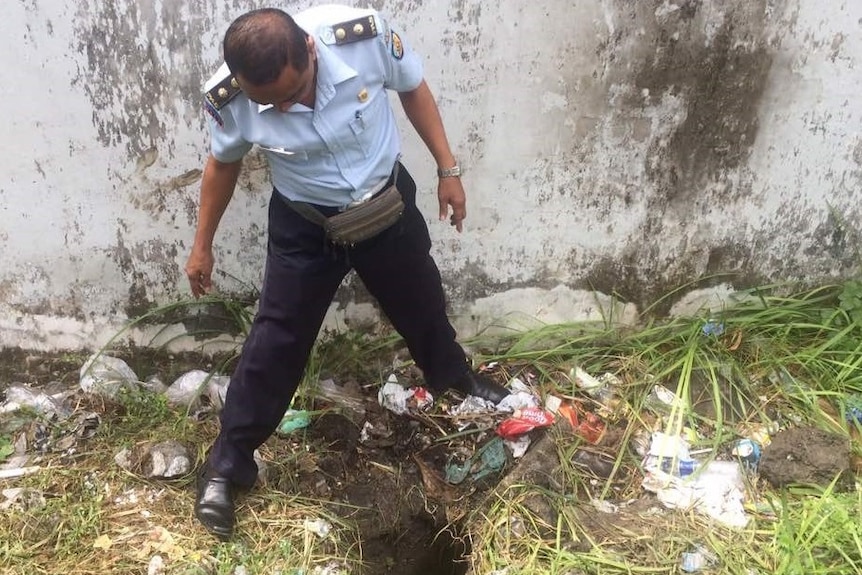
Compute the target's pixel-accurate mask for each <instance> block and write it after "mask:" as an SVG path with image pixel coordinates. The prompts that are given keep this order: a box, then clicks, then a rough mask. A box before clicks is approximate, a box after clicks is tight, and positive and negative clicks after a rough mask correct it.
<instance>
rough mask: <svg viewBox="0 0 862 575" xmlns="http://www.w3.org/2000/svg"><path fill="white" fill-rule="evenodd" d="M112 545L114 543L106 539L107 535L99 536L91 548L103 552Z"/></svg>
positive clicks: (108, 538)
mask: <svg viewBox="0 0 862 575" xmlns="http://www.w3.org/2000/svg"><path fill="white" fill-rule="evenodd" d="M113 544H114V542H113V541H111V538H110V537H108V536H107V535H99V536H98V537H96V540H95V541H93V548H94V549H103V550H105V551H107V550H108V549H110V548H111V546H112V545H113Z"/></svg>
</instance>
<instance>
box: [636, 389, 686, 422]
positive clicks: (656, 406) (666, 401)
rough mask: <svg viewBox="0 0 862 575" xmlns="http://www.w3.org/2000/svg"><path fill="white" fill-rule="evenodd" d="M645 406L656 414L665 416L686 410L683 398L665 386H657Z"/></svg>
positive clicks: (648, 396)
mask: <svg viewBox="0 0 862 575" xmlns="http://www.w3.org/2000/svg"><path fill="white" fill-rule="evenodd" d="M644 406H645V407H646V408H648V409H649V410H651V411H654V412H655V413H658V414H660V415H665V414H668V413H670V412H671V411H674V410H680V409H684V408H685V402H684V401H683V400H682V398H680V397H677V395H676V394H675V393H674V392H672V391H671V390H669V389H668V388H666V387H665V386H663V385H659V384H655V385H654V386H653V387H652V391H650V393H649V395H647V397H646V400H645V401H644Z"/></svg>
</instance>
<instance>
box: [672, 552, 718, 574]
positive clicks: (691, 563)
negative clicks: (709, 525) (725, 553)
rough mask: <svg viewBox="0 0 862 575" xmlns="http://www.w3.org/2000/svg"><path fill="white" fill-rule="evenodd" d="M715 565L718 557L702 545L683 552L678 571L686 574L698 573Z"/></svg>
mask: <svg viewBox="0 0 862 575" xmlns="http://www.w3.org/2000/svg"><path fill="white" fill-rule="evenodd" d="M715 565H718V557H716V556H715V554H714V553H712V552H711V551H710V550H709V549H707V548H705V547H703V546H702V545H698V546H697V547H696V548H695V549H694V550H693V551H686V552H684V553H683V554H682V556H681V558H680V569H682V570H683V571H684V572H686V573H698V572H700V571H703V570H704V569H708V568H710V567H714V566H715Z"/></svg>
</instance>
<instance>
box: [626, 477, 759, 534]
mask: <svg viewBox="0 0 862 575" xmlns="http://www.w3.org/2000/svg"><path fill="white" fill-rule="evenodd" d="M643 488H644V489H646V490H647V491H652V492H653V493H655V494H656V496H657V497H658V499H659V501H661V503H662V504H663V505H664V506H665V507H668V508H670V509H692V508H693V509H696V510H698V511H700V512H701V513H704V514H705V515H708V516H709V517H712V518H713V519H715V520H716V521H718V522H720V523H722V524H724V525H727V526H729V527H740V528H741V527H745V526H746V525H747V524H748V516H747V515H746V514H745V509H744V507H743V502H744V499H745V496H744V485H743V482H742V474H741V473H740V468H739V464H738V463H737V462H736V461H710V462H709V463H706V464H705V465H700V466H699V468H698V473H696V474H693V475H689V476H686V477H678V476H675V475H672V474H670V473H666V472H664V471H662V470H660V469H653V470H650V471H648V472H647V473H646V476H645V477H644V480H643Z"/></svg>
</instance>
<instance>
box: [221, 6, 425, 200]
mask: <svg viewBox="0 0 862 575" xmlns="http://www.w3.org/2000/svg"><path fill="white" fill-rule="evenodd" d="M368 15H373V16H374V18H375V22H376V27H377V35H376V36H375V37H373V38H367V39H363V40H358V41H355V42H351V43H347V44H342V45H336V44H335V32H334V30H333V25H336V24H339V23H342V22H346V21H349V20H353V19H356V18H359V17H362V16H368ZM294 18H295V20H296V22H297V24H299V25H300V26H301V27H302V28H303V29H304V30H305V31H306V32H307V33H308V34H310V35H312V36H313V37H314V39H315V47H316V52H317V62H318V69H317V92H316V97H315V104H314V109H310V108H308V107H306V106H303V105H302V104H294V105H293V106H292V107H291V108H290V109H289V110H288V111H287V112H279V111H278V110H277V109H276V108H274V107H272V106H262V105H259V104H257V103H255V102H252V101H251V100H249V99H248V98H247V97H246V96H245V95H244V94H243V93H242V92H240V93H239V94H238V95H237V96H236V97H234V98H233V99H232V100H231V101H230V102H228V103H227V105H225V106H223V107H222V108H221V109H220V110H218V111H217V112H216V113H215V117H210V118H209V124H210V134H211V138H212V143H211V152H212V155H213V156H214V157H215V158H216V159H217V160H219V161H221V162H236V161H238V160H240V159H241V158H242V157H243V156H245V154H247V153H248V152H249V150H251V148H252V146H253V145H254V144H257V145H258V146H260V148H261V149H262V150H263V153H264V154H265V155H266V157H267V160H269V165H270V167H271V172H272V181H273V185H274V186H275V187H276V189H278V191H279V192H280V193H281V194H283V195H285V196H286V197H288V198H289V199H291V200H299V201H305V202H311V203H314V204H319V205H324V206H344V205H347V204H349V203H351V202H354V201H356V200H360V199H362V198H363V197H366V196H367V195H368V194H370V193H373V192H375V191H377V190H378V189H379V188H380V187H381V186H382V184H383V183H384V182H385V181H386V179H387V178H388V177H389V174H390V172H391V170H392V166H393V165H394V164H395V161H396V160H397V159H398V156H399V154H400V150H401V143H400V138H399V135H398V130H397V128H396V125H395V117H394V116H393V113H392V108H391V106H390V105H389V99H388V96H387V93H386V90H387V89H388V90H395V91H399V92H403V91H410V90H413V89H415V88H416V87H418V86H419V84H420V83H421V82H422V61H421V60H420V59H419V56H418V55H417V54H416V53H415V52H413V51H412V50H411V49H410V48H409V47H408V46H407V45H406V43H405V42H404V40H403V38H401V36H400V34H398V33H397V32H396V31H394V30H392V29H391V28H390V27H389V25H388V23H387V22H386V21H385V20H384V19H383V18H382V17H381V16H380V15H379V14H378V13H377V12H375V11H374V10H367V9H356V8H350V7H346V6H319V7H316V8H311V9H309V10H306V11H304V12H301V13H299V14H297V15H296V16H295V17H294ZM226 74H229V71H228V69H227V66H225V65H222V68H220V69H219V71H218V72H217V73H216V74H215V75H214V76H213V78H211V79H210V81H209V82H208V83H207V86H211V85H214V84H216V83H218V81H220V80H221V79H223V78H224V77H225V75H226ZM219 120H220V121H219Z"/></svg>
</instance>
